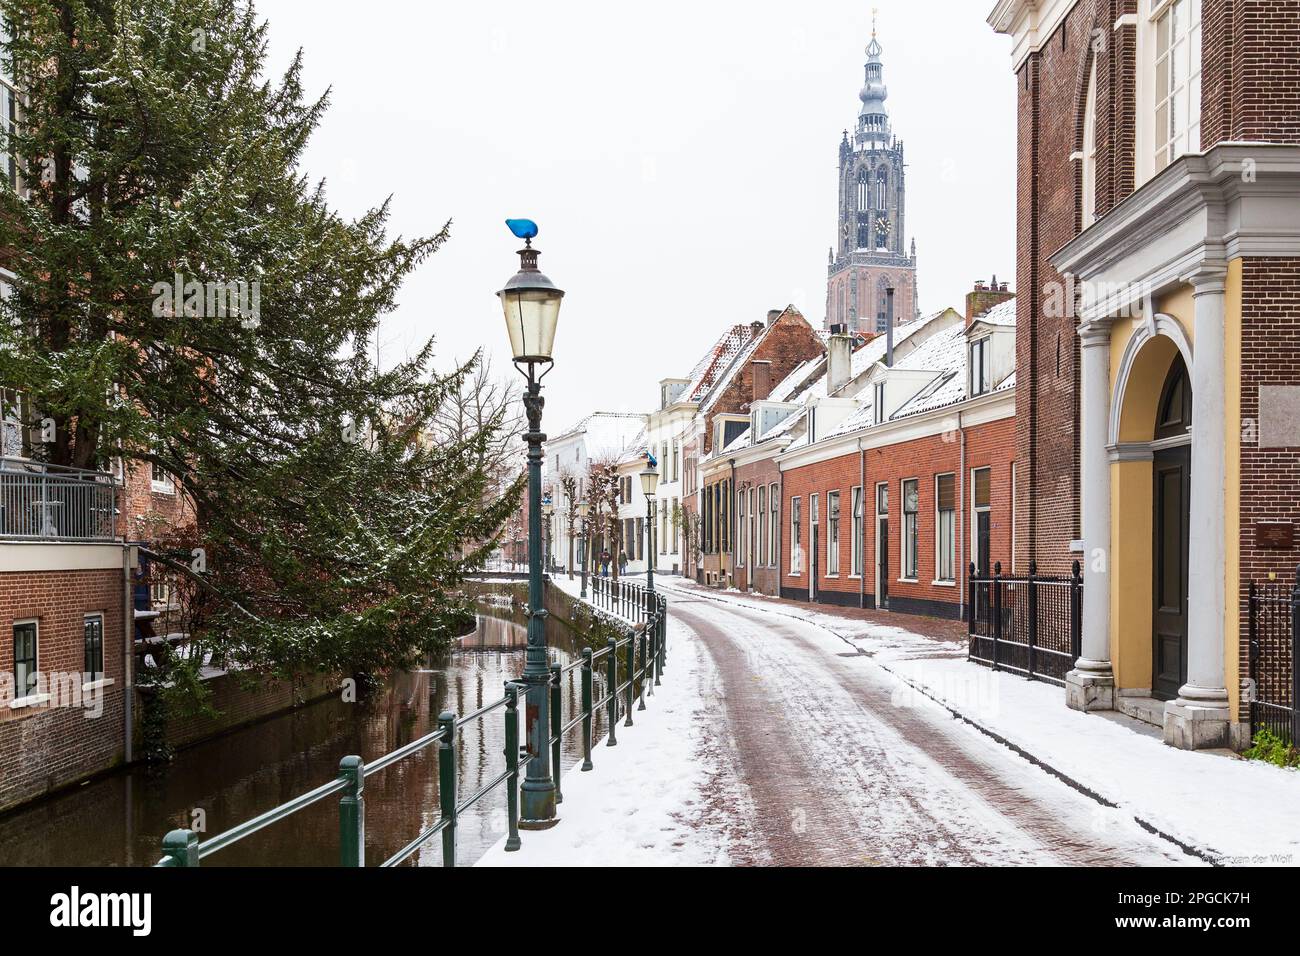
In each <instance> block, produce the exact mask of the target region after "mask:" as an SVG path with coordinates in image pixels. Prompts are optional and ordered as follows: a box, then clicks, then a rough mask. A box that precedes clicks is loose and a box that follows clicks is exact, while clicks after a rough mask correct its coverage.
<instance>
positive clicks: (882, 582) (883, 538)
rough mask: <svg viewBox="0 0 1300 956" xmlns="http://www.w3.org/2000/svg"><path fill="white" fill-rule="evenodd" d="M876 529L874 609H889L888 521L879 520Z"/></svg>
mask: <svg viewBox="0 0 1300 956" xmlns="http://www.w3.org/2000/svg"><path fill="white" fill-rule="evenodd" d="M878 524H879V527H878V528H876V555H877V558H876V574H877V576H878V579H879V580H878V581H877V584H876V607H878V608H880V609H882V610H884V609H887V608H888V607H889V519H888V518H880V519H879V521H878Z"/></svg>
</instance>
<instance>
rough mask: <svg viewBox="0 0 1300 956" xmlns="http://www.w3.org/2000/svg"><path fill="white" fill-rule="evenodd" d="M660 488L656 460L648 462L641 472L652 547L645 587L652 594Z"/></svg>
mask: <svg viewBox="0 0 1300 956" xmlns="http://www.w3.org/2000/svg"><path fill="white" fill-rule="evenodd" d="M658 487H659V472H658V471H657V470H656V469H655V465H654V460H653V459H650V460H649V461H647V463H646V466H645V469H644V470H643V471H642V472H641V493H642V494H644V495H645V523H646V529H647V530H646V543H647V544H649V545H650V549H649V552H650V553H649V555H648V558H647V560H646V563H645V586H646V590H648V591H650V592H651V593H653V592H654V589H655V517H654V503H655V490H656V489H657V488H658Z"/></svg>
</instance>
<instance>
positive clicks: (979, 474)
mask: <svg viewBox="0 0 1300 956" xmlns="http://www.w3.org/2000/svg"><path fill="white" fill-rule="evenodd" d="M992 476H993V469H991V468H978V469H976V471H975V507H976V508H977V509H987V508H989V507H991V503H990V498H991V497H992V492H991V486H992Z"/></svg>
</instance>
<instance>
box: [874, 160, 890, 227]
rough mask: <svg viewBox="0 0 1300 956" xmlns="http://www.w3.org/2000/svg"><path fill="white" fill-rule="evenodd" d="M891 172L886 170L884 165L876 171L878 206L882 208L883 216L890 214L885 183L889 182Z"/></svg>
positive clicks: (879, 208)
mask: <svg viewBox="0 0 1300 956" xmlns="http://www.w3.org/2000/svg"><path fill="white" fill-rule="evenodd" d="M888 179H889V174H888V173H886V172H885V169H884V167H883V166H882V167H881V168H880V169H878V170H877V171H876V208H877V209H878V210H880V214H881V215H882V216H886V217H887V216H888V214H889V213H888V208H889V203H888V202H887V201H886V200H885V185H886V183H887V182H888Z"/></svg>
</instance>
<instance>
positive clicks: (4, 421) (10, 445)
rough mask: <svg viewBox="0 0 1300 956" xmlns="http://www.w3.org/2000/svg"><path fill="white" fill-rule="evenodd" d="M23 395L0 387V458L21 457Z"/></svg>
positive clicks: (23, 417)
mask: <svg viewBox="0 0 1300 956" xmlns="http://www.w3.org/2000/svg"><path fill="white" fill-rule="evenodd" d="M25 418H26V416H25V415H24V414H23V396H22V393H21V392H16V391H14V390H13V389H9V388H3V389H0V458H22V457H23V420H24V419H25Z"/></svg>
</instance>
